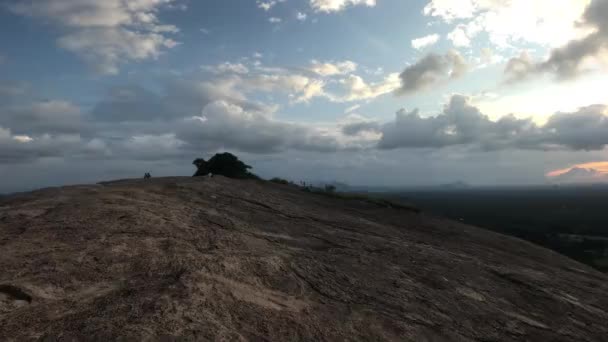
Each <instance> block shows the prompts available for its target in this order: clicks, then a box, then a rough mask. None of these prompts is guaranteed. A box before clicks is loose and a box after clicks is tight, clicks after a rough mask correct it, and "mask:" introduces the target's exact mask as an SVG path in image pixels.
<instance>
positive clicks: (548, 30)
mask: <svg viewBox="0 0 608 342" xmlns="http://www.w3.org/2000/svg"><path fill="white" fill-rule="evenodd" d="M606 3H607V1H606V0H552V1H549V0H539V1H535V2H534V3H533V4H531V3H530V2H529V1H524V0H511V1H506V0H504V1H503V0H458V1H456V0H449V1H448V0H414V1H403V0H274V1H273V0H259V1H255V0H248V1H245V0H222V1H219V0H218V1H215V0H209V1H193V0H190V1H188V0H137V1H126V0H108V1H98V0H38V1H33V0H19V1H17V0H2V1H0V25H1V26H2V27H1V30H0V41H1V42H2V44H1V45H0V100H1V101H0V102H1V104H0V176H1V177H2V179H3V180H4V181H5V182H4V181H3V183H0V191H16V190H22V189H27V188H33V187H38V186H46V185H55V184H65V183H74V182H93V181H97V180H100V179H110V178H121V177H137V176H140V174H143V173H144V172H152V173H153V175H187V174H189V173H191V171H192V167H191V165H189V162H190V161H191V160H192V159H194V158H195V157H199V156H201V157H205V156H207V157H208V156H210V155H212V154H213V153H215V152H218V151H224V150H228V151H231V152H234V153H237V154H239V155H240V156H242V157H243V158H244V159H246V160H247V161H248V162H249V163H250V164H253V165H255V166H256V170H257V171H258V172H259V173H260V174H261V175H262V176H266V177H270V176H282V177H286V178H292V179H296V180H299V179H306V180H310V181H332V180H340V181H345V182H349V183H353V184H368V185H395V186H402V185H430V184H443V183H450V182H455V181H465V182H469V183H472V184H479V185H505V184H538V183H546V182H603V181H606V179H608V175H607V174H606V173H605V171H604V169H602V168H600V169H597V170H596V169H593V168H589V167H588V165H602V164H594V163H598V162H603V161H605V160H606V159H607V158H606V144H608V119H607V117H606V115H607V110H606V106H605V104H606V103H607V102H608V101H607V99H606V93H605V91H603V89H605V88H606V86H608V78H607V68H606V65H607V61H608V55H607V54H606V51H607V47H608V27H606V26H607V25H606V24H605V20H603V19H602V18H605V17H606V16H608V11H607V9H608V5H607V4H606ZM577 165H578V166H580V167H578V166H577ZM555 170H562V172H561V173H560V174H555V173H551V172H552V171H555Z"/></svg>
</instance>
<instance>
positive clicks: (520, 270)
mask: <svg viewBox="0 0 608 342" xmlns="http://www.w3.org/2000/svg"><path fill="white" fill-rule="evenodd" d="M0 270H1V272H0V340H2V341H13V340H14V341H22V340H30V339H43V340H50V341H53V340H67V341H72V340H101V341H107V340H116V339H122V340H126V341H132V340H158V339H166V340H172V339H179V340H197V341H198V340H203V341H204V340H214V341H224V340H225V341H296V340H308V341H346V340H366V341H378V340H386V341H423V342H424V341H523V340H527V341H606V338H607V337H608V324H607V322H608V277H607V276H606V275H604V274H602V273H599V272H597V271H595V270H593V269H591V268H589V267H587V266H585V265H582V264H580V263H577V262H575V261H572V260H570V259H568V258H565V257H563V256H560V255H558V254H556V253H554V252H552V251H549V250H546V249H543V248H540V247H536V246H534V245H532V244H530V243H527V242H524V241H521V240H518V239H515V238H511V237H507V236H502V235H498V234H495V233H492V232H489V231H485V230H482V229H479V228H475V227H471V226H467V225H463V224H460V223H457V222H452V221H448V220H445V219H441V218H436V217H432V216H429V215H426V214H424V213H416V212H414V211H410V210H407V209H404V208H387V207H383V206H379V205H377V204H374V203H371V202H366V201H359V200H344V199H336V198H329V197H325V196H319V195H315V194H309V193H306V192H303V191H301V190H299V189H297V188H295V187H291V186H285V185H279V184H272V183H268V182H262V181H249V180H248V181H237V180H230V179H227V178H223V177H215V178H202V179H192V178H165V179H153V180H149V181H144V180H132V181H119V182H113V183H106V184H100V185H92V186H74V187H64V188H53V189H45V190H40V191H36V192H31V193H25V194H17V195H11V196H8V197H4V198H2V199H0Z"/></svg>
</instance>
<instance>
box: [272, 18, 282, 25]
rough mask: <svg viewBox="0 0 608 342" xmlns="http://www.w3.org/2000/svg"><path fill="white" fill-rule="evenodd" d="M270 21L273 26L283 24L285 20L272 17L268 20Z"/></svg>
mask: <svg viewBox="0 0 608 342" xmlns="http://www.w3.org/2000/svg"><path fill="white" fill-rule="evenodd" d="M268 21H269V22H270V23H271V24H279V23H281V22H282V21H283V20H282V19H281V18H277V17H270V18H268Z"/></svg>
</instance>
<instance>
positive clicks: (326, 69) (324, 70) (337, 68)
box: [310, 59, 357, 77]
mask: <svg viewBox="0 0 608 342" xmlns="http://www.w3.org/2000/svg"><path fill="white" fill-rule="evenodd" d="M310 70H311V71H312V72H314V73H316V74H318V75H320V76H324V77H327V76H335V75H344V74H349V73H352V72H355V71H356V70H357V63H355V62H353V61H342V62H332V61H329V62H320V61H317V60H314V59H313V60H312V61H311V66H310Z"/></svg>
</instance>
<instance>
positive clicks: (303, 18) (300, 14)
mask: <svg viewBox="0 0 608 342" xmlns="http://www.w3.org/2000/svg"><path fill="white" fill-rule="evenodd" d="M306 18H308V15H307V14H306V13H303V12H298V13H297V14H296V19H298V20H299V21H306Z"/></svg>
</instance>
